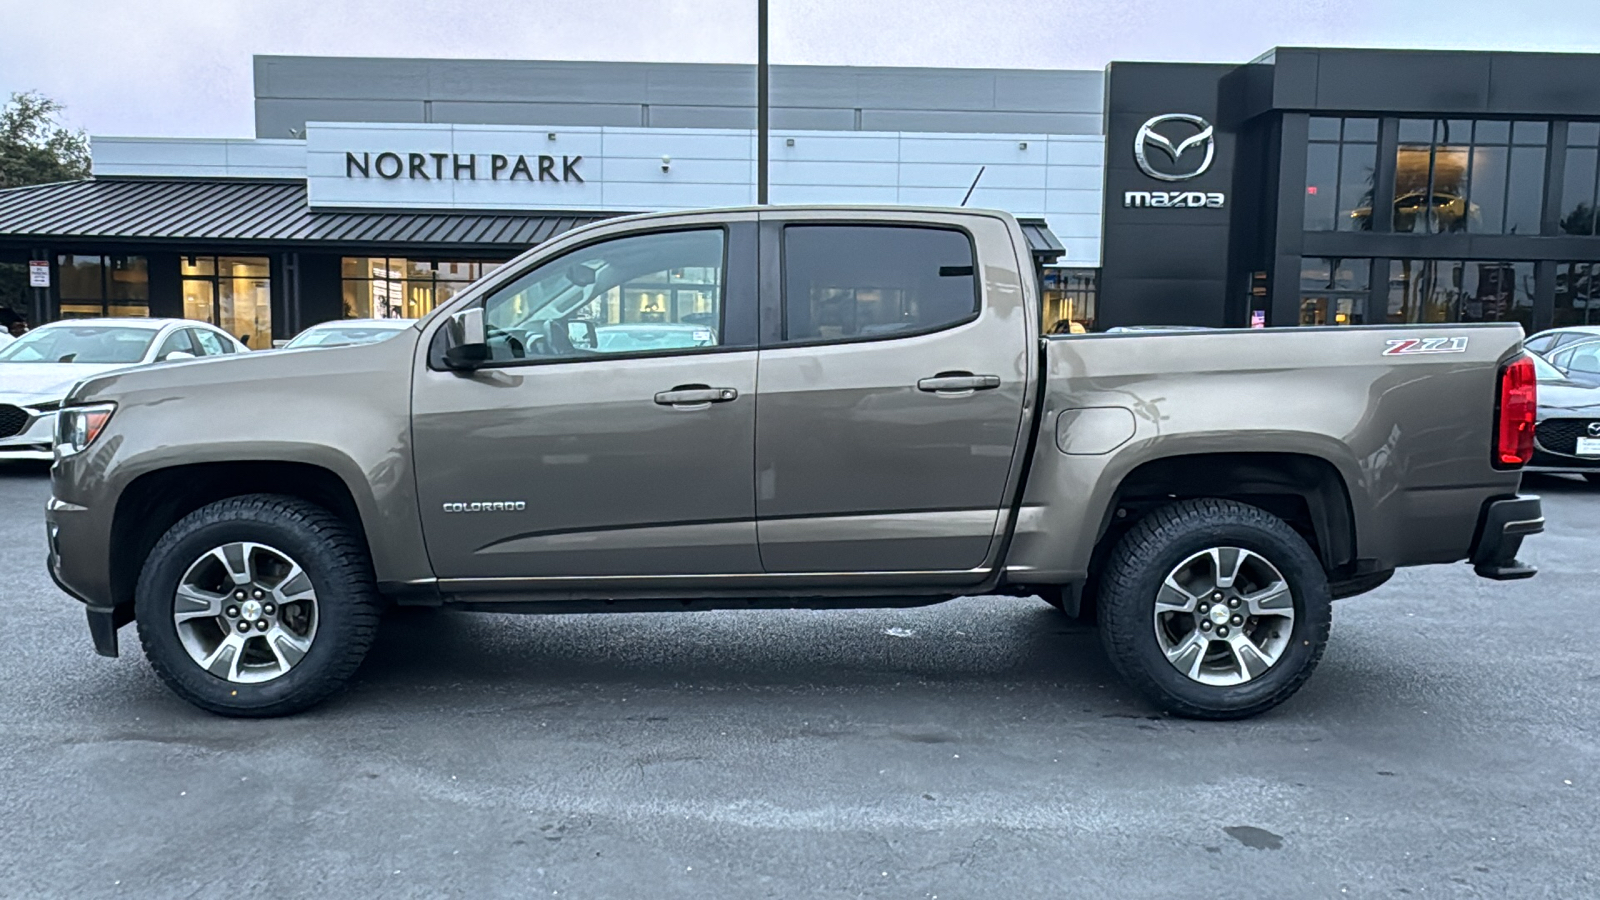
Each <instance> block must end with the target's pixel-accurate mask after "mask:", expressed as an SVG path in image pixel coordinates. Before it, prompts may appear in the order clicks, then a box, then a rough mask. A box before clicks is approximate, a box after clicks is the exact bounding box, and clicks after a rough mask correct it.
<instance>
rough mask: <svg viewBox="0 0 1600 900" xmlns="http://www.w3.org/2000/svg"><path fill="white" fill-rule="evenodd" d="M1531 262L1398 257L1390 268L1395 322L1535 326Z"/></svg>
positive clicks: (1390, 312)
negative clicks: (1519, 324)
mask: <svg viewBox="0 0 1600 900" xmlns="http://www.w3.org/2000/svg"><path fill="white" fill-rule="evenodd" d="M1533 279H1534V274H1533V263H1528V262H1517V263H1513V262H1499V261H1485V260H1452V259H1397V260H1393V261H1391V262H1390V264H1389V309H1388V316H1387V319H1388V321H1389V322H1390V323H1393V324H1412V323H1418V322H1520V323H1522V327H1523V328H1524V329H1528V330H1531V329H1532V327H1533V296H1534V283H1533Z"/></svg>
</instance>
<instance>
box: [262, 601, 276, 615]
mask: <svg viewBox="0 0 1600 900" xmlns="http://www.w3.org/2000/svg"><path fill="white" fill-rule="evenodd" d="M274 609H277V607H276V606H273V605H272V604H271V603H268V604H267V605H266V606H263V607H261V611H262V612H264V613H266V614H267V615H269V616H270V615H272V611H273V610H274Z"/></svg>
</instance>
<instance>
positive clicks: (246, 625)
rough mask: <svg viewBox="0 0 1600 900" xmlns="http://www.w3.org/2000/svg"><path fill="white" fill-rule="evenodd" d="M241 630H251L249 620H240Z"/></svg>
mask: <svg viewBox="0 0 1600 900" xmlns="http://www.w3.org/2000/svg"><path fill="white" fill-rule="evenodd" d="M239 630H240V631H241V632H243V631H249V630H250V623H249V622H240V623H239Z"/></svg>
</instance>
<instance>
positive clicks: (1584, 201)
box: [1561, 122, 1600, 234]
mask: <svg viewBox="0 0 1600 900" xmlns="http://www.w3.org/2000/svg"><path fill="white" fill-rule="evenodd" d="M1597 183H1600V122H1572V123H1570V124H1568V125H1567V153H1566V172H1565V173H1564V177H1563V178H1562V181H1561V231H1562V233H1563V234H1596V233H1600V225H1597V223H1596V218H1597V216H1596V214H1595V210H1596V208H1600V203H1597V202H1596V196H1595V193H1596V191H1595V188H1596V184H1597Z"/></svg>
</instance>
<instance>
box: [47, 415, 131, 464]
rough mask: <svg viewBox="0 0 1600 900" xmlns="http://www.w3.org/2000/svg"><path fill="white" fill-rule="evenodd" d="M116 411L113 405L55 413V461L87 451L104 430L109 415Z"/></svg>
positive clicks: (109, 418)
mask: <svg viewBox="0 0 1600 900" xmlns="http://www.w3.org/2000/svg"><path fill="white" fill-rule="evenodd" d="M116 409H117V407H116V404H113V403H97V404H95V405H93V406H69V407H67V408H66V409H63V410H61V411H60V412H58V413H56V459H65V458H66V457H68V456H72V455H74V454H78V453H82V452H83V451H85V450H87V449H89V445H90V444H92V443H94V439H95V438H97V437H99V436H100V432H102V431H104V430H105V427H106V423H107V422H109V421H111V414H112V413H113V412H115V411H116Z"/></svg>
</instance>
